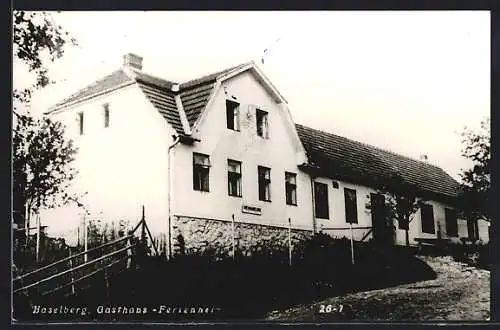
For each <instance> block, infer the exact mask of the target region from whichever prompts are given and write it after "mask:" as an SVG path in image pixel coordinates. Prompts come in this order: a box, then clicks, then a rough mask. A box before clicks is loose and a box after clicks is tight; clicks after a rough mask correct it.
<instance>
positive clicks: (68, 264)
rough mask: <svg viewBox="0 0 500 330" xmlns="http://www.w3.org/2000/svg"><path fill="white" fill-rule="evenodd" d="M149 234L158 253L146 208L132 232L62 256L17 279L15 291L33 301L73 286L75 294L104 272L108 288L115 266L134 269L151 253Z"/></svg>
mask: <svg viewBox="0 0 500 330" xmlns="http://www.w3.org/2000/svg"><path fill="white" fill-rule="evenodd" d="M139 228H140V229H141V233H140V235H138V236H139V237H137V235H136V233H137V231H138V229H139ZM147 236H149V240H150V242H151V248H152V250H153V251H155V252H156V253H158V250H157V248H156V244H155V241H154V239H153V237H152V235H151V232H150V231H149V228H148V226H147V224H146V219H145V216H144V207H143V212H142V218H141V220H140V221H139V223H138V224H137V225H136V226H135V227H134V228H133V229H132V230H131V231H129V232H128V235H126V236H124V237H120V238H118V239H116V240H113V241H112V242H108V243H105V244H102V245H100V246H97V247H94V248H91V249H88V250H86V251H83V252H79V253H77V254H74V255H70V256H68V257H65V258H62V259H61V260H57V261H55V262H53V263H51V264H49V265H46V266H43V267H40V268H37V269H35V270H33V271H31V272H29V273H26V274H23V275H21V276H18V277H16V278H14V279H13V294H14V295H23V294H24V296H25V297H28V298H29V299H30V300H32V299H33V298H36V297H45V296H48V295H52V294H54V293H56V292H59V291H61V290H62V289H64V288H67V287H71V292H70V293H69V294H73V295H74V294H76V291H77V290H75V287H76V284H77V283H78V284H80V283H82V282H83V281H84V280H90V279H92V278H94V277H95V276H96V275H98V274H100V273H104V281H105V285H106V288H108V286H109V283H108V275H109V274H108V272H111V271H112V270H113V269H115V268H117V269H120V272H123V271H127V270H129V269H130V268H132V265H133V263H134V260H135V261H137V260H136V259H140V258H141V256H145V255H146V254H148V252H149V247H148V240H147ZM89 255H94V258H92V259H91V258H89ZM120 264H123V265H120ZM118 266H120V267H118ZM90 286H92V284H91V285H90ZM66 295H67V294H66Z"/></svg>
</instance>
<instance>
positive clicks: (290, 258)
mask: <svg viewBox="0 0 500 330" xmlns="http://www.w3.org/2000/svg"><path fill="white" fill-rule="evenodd" d="M288 264H289V265H290V266H291V265H292V219H291V218H288Z"/></svg>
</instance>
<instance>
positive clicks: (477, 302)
mask: <svg viewBox="0 0 500 330" xmlns="http://www.w3.org/2000/svg"><path fill="white" fill-rule="evenodd" d="M420 258H421V259H422V260H424V261H425V262H427V263H428V264H429V266H431V267H432V268H433V269H434V271H435V272H436V273H437V278H436V279H435V280H429V281H422V282H416V283H411V284H404V285H400V286H397V287H392V288H386V289H381V290H373V291H366V292H358V293H353V294H348V295H345V296H339V297H333V298H328V299H325V300H322V301H318V302H316V303H314V304H311V305H307V306H305V305H303V306H297V307H294V308H291V309H288V310H286V311H274V312H271V313H269V314H268V316H267V319H268V320H281V321H309V322H311V321H312V322H332V321H341V320H359V321H375V320H378V321H385V320H387V321H389V320H390V321H399V320H400V321H405V320H406V321H423V320H429V321H430V320H474V321H480V320H487V319H489V316H490V272H489V271H486V270H480V269H476V268H471V267H468V266H466V265H464V264H461V263H458V262H455V261H453V260H452V259H451V258H450V257H420Z"/></svg>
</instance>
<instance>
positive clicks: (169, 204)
mask: <svg viewBox="0 0 500 330" xmlns="http://www.w3.org/2000/svg"><path fill="white" fill-rule="evenodd" d="M179 142H180V136H179V135H177V136H174V142H173V143H172V144H171V145H170V146H169V147H168V162H167V167H168V169H167V171H168V258H169V259H171V258H172V215H171V209H172V205H171V203H172V198H171V197H170V196H171V195H172V177H173V176H172V170H171V169H172V165H171V163H170V162H171V161H172V155H171V151H172V149H173V148H174V147H175V146H176V145H177V144H178V143H179Z"/></svg>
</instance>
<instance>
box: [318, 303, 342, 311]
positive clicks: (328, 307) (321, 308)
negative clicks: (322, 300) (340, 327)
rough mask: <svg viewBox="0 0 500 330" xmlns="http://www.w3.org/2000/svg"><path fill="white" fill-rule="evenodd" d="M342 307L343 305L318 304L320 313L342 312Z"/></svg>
mask: <svg viewBox="0 0 500 330" xmlns="http://www.w3.org/2000/svg"><path fill="white" fill-rule="evenodd" d="M342 309H344V306H343V305H339V306H333V305H331V304H329V305H319V312H320V313H342Z"/></svg>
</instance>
